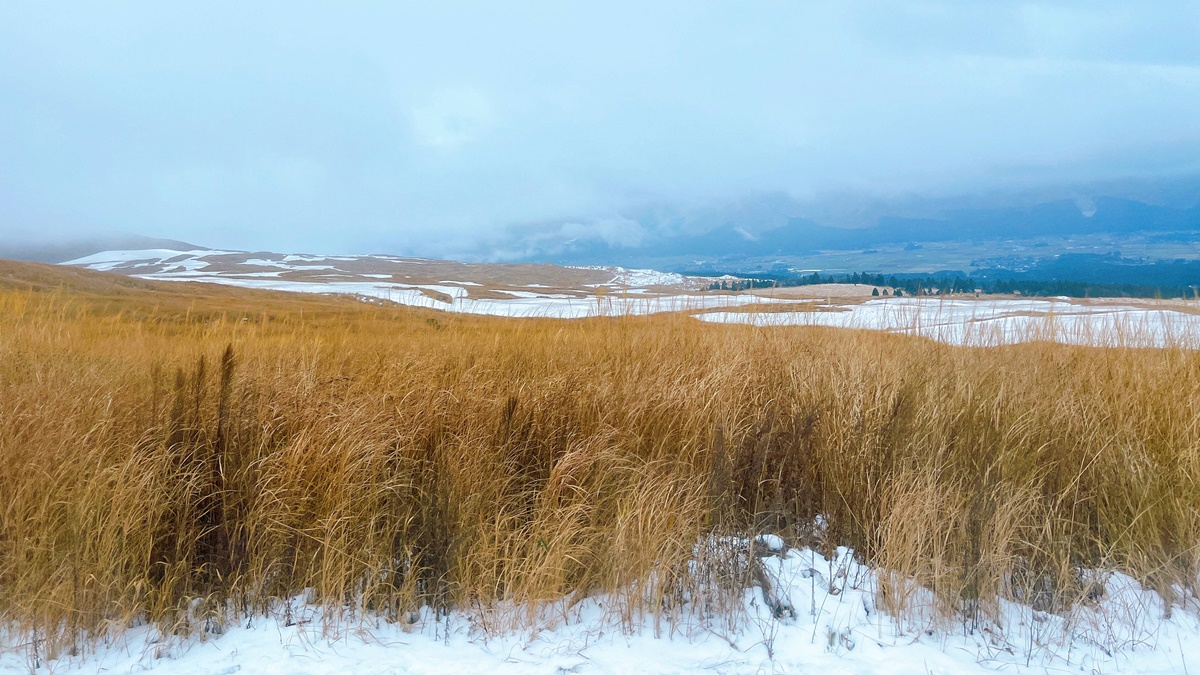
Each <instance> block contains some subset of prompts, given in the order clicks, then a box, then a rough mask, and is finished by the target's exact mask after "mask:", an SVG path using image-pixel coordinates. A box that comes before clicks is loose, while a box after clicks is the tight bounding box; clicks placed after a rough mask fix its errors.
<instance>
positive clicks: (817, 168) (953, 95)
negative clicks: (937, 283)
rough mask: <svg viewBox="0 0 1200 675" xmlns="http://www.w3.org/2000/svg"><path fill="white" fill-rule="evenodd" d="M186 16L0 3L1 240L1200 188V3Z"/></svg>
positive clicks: (593, 218) (612, 1)
mask: <svg viewBox="0 0 1200 675" xmlns="http://www.w3.org/2000/svg"><path fill="white" fill-rule="evenodd" d="M182 4H185V3H169V2H160V1H155V2H117V1H114V2H104V3H99V2H87V3H85V2H75V3H42V2H36V3H35V2H17V1H13V2H5V3H2V4H0V236H10V237H16V236H18V233H22V232H23V233H30V232H33V233H39V234H43V235H45V234H47V233H49V234H55V235H66V234H68V233H78V232H88V231H101V230H122V231H127V232H137V233H142V234H147V235H155V236H170V237H176V238H182V239H186V240H190V241H194V242H196V243H200V244H205V245H209V246H216V247H228V248H250V249H270V250H292V251H295V250H309V251H322V252H368V251H379V250H385V249H390V250H393V251H404V252H415V253H422V254H429V255H470V254H479V253H480V252H481V251H483V252H484V254H486V252H487V251H488V250H499V248H501V247H504V246H507V245H508V244H509V243H510V242H507V241H506V237H509V236H510V234H509V232H510V231H509V230H508V229H507V228H508V227H509V226H512V225H523V226H528V225H529V224H536V225H538V226H539V227H542V228H543V229H545V230H547V231H549V232H551V233H553V232H562V233H564V234H565V235H570V236H579V235H583V236H587V235H588V234H599V235H603V236H608V237H613V238H617V239H620V238H622V237H629V238H633V239H636V238H637V236H640V235H639V233H638V232H637V231H636V230H637V225H636V224H630V223H629V222H628V221H627V219H623V218H622V217H621V214H623V213H625V212H626V211H627V210H628V209H631V208H636V207H638V206H639V205H644V204H649V203H670V204H682V205H689V204H709V203H718V202H720V201H721V200H727V199H738V198H740V197H742V196H744V195H746V194H753V193H761V192H771V191H781V192H786V193H789V194H791V195H793V196H794V197H796V198H797V199H808V198H811V197H813V196H814V195H817V196H819V195H821V194H823V193H826V192H828V191H840V192H845V191H852V192H859V193H862V194H884V195H888V194H899V193H907V192H916V193H931V194H950V193H954V192H956V191H957V192H967V191H976V190H985V189H986V190H992V189H1004V188H1007V187H1011V186H1014V185H1022V184H1028V183H1030V182H1037V181H1050V182H1062V181H1076V180H1092V179H1105V178H1114V177H1118V178H1119V177H1122V176H1143V177H1144V176H1154V175H1171V174H1175V173H1180V172H1194V171H1197V170H1198V169H1200V164H1198V161H1200V2H1194V1H1193V2H1183V1H1176V0H1155V1H1146V2H1134V1H1131V0H1120V1H1107V0H1086V1H1084V0H1081V1H1078V2H1073V1H1068V0H1059V1H1046V2H1037V1H1031V2H1008V1H1005V0H993V1H988V2H983V1H980V2H975V1H970V2H968V1H963V0H930V1H926V2H916V1H896V2H883V1H879V2H842V1H838V2H830V1H828V0H823V1H821V2H800V1H797V2H728V3H716V2H700V1H695V0H693V1H688V2H666V1H659V2H653V3H650V2H644V1H637V2H625V1H624V0H606V1H605V2H595V3H590V4H587V5H585V4H584V3H567V2H531V1H528V0H523V1H522V2H513V3H487V4H484V3H458V2H448V1H444V0H439V1H438V2H419V3H418V2H413V3H391V2H387V3H378V4H375V3H353V2H346V3H303V2H291V1H289V2H277V3H269V2H254V3H245V2H238V3H219V2H205V3H186V4H187V5H189V6H188V7H186V8H183V7H181V5H182ZM502 4H503V5H505V6H503V7H502V6H501V5H502ZM335 6H338V7H341V11H335V10H334V9H332V8H333V7H335ZM614 223H616V225H614ZM6 231H7V232H8V234H7V235H5V234H4V233H5V232H6Z"/></svg>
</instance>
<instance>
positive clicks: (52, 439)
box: [0, 263, 1200, 654]
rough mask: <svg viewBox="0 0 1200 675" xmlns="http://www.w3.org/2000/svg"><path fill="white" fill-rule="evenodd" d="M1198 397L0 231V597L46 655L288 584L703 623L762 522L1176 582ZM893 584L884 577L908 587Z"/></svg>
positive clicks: (926, 347) (910, 561)
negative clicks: (442, 300) (92, 249)
mask: <svg viewBox="0 0 1200 675" xmlns="http://www.w3.org/2000/svg"><path fill="white" fill-rule="evenodd" d="M1198 401H1200V355H1198V354H1197V353H1195V352H1191V351H1185V350H1181V349H1153V350H1136V349H1099V348H1086V347H1074V346H1065V345H1058V344H1050V343H1035V344H1024V345H1016V346H1008V347H997V348H962V347H952V346H947V345H943V344H938V343H935V342H931V341H927V340H923V339H918V338H911V337H903V336H896V335H887V334H882V333H873V332H867V331H847V330H835V329H820V328H787V329H759V328H753V327H747V326H723V325H711V324H705V323H703V322H700V321H697V320H695V319H692V318H689V317H686V316H679V315H663V316H653V317H640V318H633V317H630V318H613V319H596V320H580V321H564V320H552V319H519V320H507V319H495V318H484V317H468V316H457V315H449V314H440V313H436V312H431V311H419V310H413V309H408V308H402V307H391V306H378V305H372V304H368V303H363V302H359V301H356V300H353V299H348V298H322V297H307V296H297V295H283V294H271V293H257V292H248V291H240V290H236V289H230V288H222V287H214V286H207V285H199V284H173V285H172V284H152V283H147V282H138V281H133V280H128V279H124V278H121V277H117V276H115V275H107V274H101V273H87V272H81V271H78V270H59V269H55V268H50V267H45V266H37V265H17V264H9V263H2V264H0V623H2V624H3V626H5V627H7V629H8V630H9V631H10V633H11V634H14V635H18V636H23V637H19V639H25V640H26V641H28V640H30V639H33V640H36V641H37V642H36V643H37V644H39V645H41V647H40V648H41V649H43V650H45V652H46V653H48V654H54V653H55V652H58V651H61V650H63V649H71V648H75V647H78V646H79V643H80V641H81V640H82V641H86V640H87V639H89V638H95V637H97V636H101V635H106V634H113V633H117V632H120V631H122V630H124V629H125V628H127V627H129V626H132V625H136V624H138V623H142V622H152V623H155V624H158V625H159V626H161V627H162V628H163V629H164V630H166V631H170V632H176V633H191V632H195V631H208V630H217V629H219V627H220V626H221V624H222V622H223V621H226V620H228V619H229V617H231V616H237V615H240V614H245V613H254V612H263V611H266V610H267V609H268V608H269V607H270V606H271V603H272V599H277V598H290V597H292V596H294V595H296V594H298V593H301V592H304V591H305V590H306V589H308V590H307V592H308V593H309V596H310V598H311V599H312V601H314V602H319V603H325V604H327V605H328V606H329V607H330V608H331V610H332V611H333V612H334V613H335V614H336V613H339V612H340V613H341V615H342V616H356V615H360V614H362V613H375V614H376V615H378V616H383V617H387V618H394V619H396V620H406V617H408V616H409V613H410V612H412V611H414V610H416V609H417V608H419V607H433V608H437V609H439V610H440V609H445V610H454V609H460V610H470V611H473V612H476V613H477V616H479V617H481V618H480V620H481V621H486V620H489V619H486V618H483V617H487V616H491V617H493V619H491V620H494V621H496V622H497V625H499V626H501V627H504V626H507V627H512V626H519V625H521V623H522V621H523V618H522V617H523V615H522V613H521V611H512V612H509V613H508V614H505V615H503V616H501V612H500V608H503V607H509V608H512V607H517V608H523V610H527V611H535V610H536V609H537V608H538V607H544V606H546V605H547V603H555V602H562V601H564V599H567V601H568V602H570V601H574V600H578V599H580V598H583V597H587V596H589V595H595V594H598V593H605V594H610V595H611V596H612V597H614V598H618V599H619V602H615V603H613V604H612V605H611V606H612V607H614V608H615V609H614V611H616V612H619V613H620V614H621V618H622V619H624V620H626V621H636V620H638V619H639V617H646V616H656V617H660V618H662V619H663V620H666V621H684V620H709V619H711V617H713V616H718V617H721V618H722V619H723V620H724V619H732V618H736V617H730V616H727V615H728V614H729V613H733V612H736V611H737V610H736V608H737V607H740V605H739V604H738V602H736V601H735V599H737V598H740V597H741V596H742V594H743V592H744V590H743V589H745V588H747V587H748V586H749V585H750V584H751V583H752V582H753V580H752V578H751V577H752V571H751V570H750V569H749V567H748V566H746V565H740V564H738V563H737V561H736V560H734V559H733V557H736V556H734V554H732V553H730V554H728V556H727V557H728V559H724V560H722V559H720V557H721V554H720V550H719V548H717V549H712V550H707V549H705V548H704V542H706V541H716V540H718V538H720V537H723V536H724V535H730V536H733V537H748V536H749V535H751V534H756V533H762V532H773V533H777V534H779V535H781V536H783V537H784V538H785V539H786V540H787V541H789V542H790V543H791V544H792V545H797V546H805V545H807V546H814V547H817V548H818V549H820V550H826V549H831V548H833V547H836V546H839V545H846V546H850V547H852V548H853V549H854V550H855V551H856V552H857V555H858V556H860V557H861V558H862V559H863V560H865V561H866V562H868V563H869V564H871V565H873V566H875V567H876V568H878V569H887V570H891V571H895V572H897V573H899V574H900V575H903V576H904V577H906V578H910V579H912V580H914V581H915V582H917V583H918V584H920V585H921V586H924V587H925V588H928V589H929V590H930V591H932V593H933V596H934V597H936V599H937V602H938V604H939V606H938V610H939V611H940V612H941V613H942V614H943V615H944V616H946V617H948V620H957V619H958V618H961V617H963V616H965V615H975V616H985V617H986V616H988V615H989V613H991V612H995V611H996V606H997V605H996V603H997V601H998V600H1000V599H1013V600H1016V601H1019V602H1024V603H1026V604H1033V605H1034V606H1035V607H1037V606H1040V607H1041V608H1043V609H1046V610H1049V611H1054V610H1055V609H1056V608H1062V607H1069V606H1071V605H1073V604H1075V603H1080V602H1088V601H1089V597H1091V596H1093V595H1094V594H1095V589H1094V588H1091V587H1089V585H1088V584H1087V583H1085V581H1084V579H1085V578H1086V577H1085V576H1084V575H1083V574H1082V573H1081V572H1082V571H1083V570H1087V569H1095V568H1100V569H1109V570H1120V571H1124V572H1126V573H1128V574H1130V575H1132V576H1134V577H1135V578H1137V579H1139V580H1141V581H1142V582H1143V583H1144V584H1146V585H1148V586H1149V587H1151V588H1154V589H1156V590H1158V591H1159V592H1160V593H1162V594H1163V595H1164V597H1165V598H1167V600H1168V601H1173V600H1176V599H1177V596H1179V594H1194V593H1195V592H1196V582H1197V575H1198V573H1200V548H1197V544H1200V485H1198V478H1200V416H1198V415H1197V410H1196V404H1197V402H1198ZM818 516H820V517H821V518H822V519H823V521H824V523H826V525H827V527H823V528H821V529H816V528H814V522H815V521H816V520H817V518H818ZM721 540H724V539H721ZM706 551H707V552H706ZM693 561H699V562H693ZM880 578H881V579H886V578H889V577H886V576H883V577H880ZM906 588H907V587H900V586H889V585H888V584H887V583H881V585H880V587H879V588H878V597H879V600H880V603H881V605H882V606H883V607H885V608H887V609H888V610H889V611H891V612H893V613H895V614H896V615H898V616H900V615H903V614H904V613H905V612H907V611H910V610H911V609H912V608H911V607H910V606H909V603H910V601H911V600H912V596H911V594H910V592H909V591H908V590H906ZM489 609H494V610H495V612H494V613H491V614H489V613H488V611H487V610H489ZM706 617H707V618H706Z"/></svg>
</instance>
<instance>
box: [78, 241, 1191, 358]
mask: <svg viewBox="0 0 1200 675" xmlns="http://www.w3.org/2000/svg"><path fill="white" fill-rule="evenodd" d="M65 264H68V265H76V266H80V267H87V268H89V269H95V270H103V271H116V272H121V273H123V274H129V275H132V276H136V277H139V278H143V279H153V280H159V281H203V282H208V283H218V284H226V285H231V286H240V287H244V288H258V289H264V290H276V291H293V292H305V293H343V294H352V295H357V296H360V297H366V298H378V299H381V300H387V301H390V302H395V303H399V304H403V305H410V306H414V307H426V308H430V309H440V310H444V311H450V312H462V313H467V314H483V315H489V316H506V317H548V318H563V319H576V318H584V317H591V316H620V315H629V314H653V313H659V312H695V313H697V314H696V316H697V317H698V318H700V319H702V320H704V321H711V322H720V323H748V324H753V325H757V326H796V325H803V326H834V327H843V328H865V329H873V330H884V331H890V332H899V333H908V334H913V335H922V336H925V337H930V338H933V339H936V340H942V341H945V342H949V343H953V344H966V345H978V346H984V345H995V344H1005V343H1012V342H1021V341H1027V340H1047V339H1050V340H1058V341H1062V342H1073V343H1077V344H1091V345H1101V346H1106V345H1111V346H1115V345H1129V346H1162V345H1166V344H1176V345H1182V346H1185V347H1189V348H1200V314H1197V313H1188V312H1185V311H1180V310H1179V308H1177V307H1174V306H1170V307H1169V306H1158V305H1154V304H1153V303H1152V302H1145V303H1141V304H1138V305H1115V304H1103V303H1094V302H1073V301H1069V300H1067V299H1065V298H1064V299H1059V300H1024V299H1015V300H1014V299H941V298H879V299H872V300H868V301H866V302H855V301H853V300H849V299H846V298H837V297H830V298H827V299H825V300H824V301H816V302H814V301H813V300H811V299H810V300H809V301H808V302H807V303H797V302H796V299H795V298H786V297H764V295H762V294H759V295H754V294H749V293H732V292H721V291H709V292H698V290H697V289H701V288H704V287H706V286H707V285H708V284H709V283H711V282H712V281H713V280H711V279H702V278H698V277H686V276H682V275H679V274H673V273H665V272H657V271H654V270H630V269H625V268H622V267H575V268H562V267H555V266H552V265H540V266H535V265H516V266H512V265H509V266H505V265H471V264H464V263H453V262H447V261H436V260H423V259H416V258H398V257H392V256H315V255H281V254H261V253H254V254H249V253H244V252H230V251H170V250H148V251H107V252H104V253H98V254H96V255H92V256H88V257H86V258H80V259H78V260H73V261H70V262H69V263H65ZM449 272H454V273H457V274H458V275H460V276H459V277H457V278H455V277H452V276H448V275H447V273H449ZM524 275H539V276H538V277H537V279H533V278H526V276H524ZM539 280H540V281H539ZM542 281H545V282H551V283H542ZM481 291H482V292H481ZM750 306H762V307H764V308H765V309H769V310H771V311H746V310H747V309H748V308H750ZM1192 310H1193V311H1195V310H1200V306H1198V307H1193V308H1192Z"/></svg>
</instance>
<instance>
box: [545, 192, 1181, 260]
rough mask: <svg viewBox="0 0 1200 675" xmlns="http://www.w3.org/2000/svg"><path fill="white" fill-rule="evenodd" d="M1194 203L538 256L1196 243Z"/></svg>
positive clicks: (765, 233)
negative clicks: (1151, 236)
mask: <svg viewBox="0 0 1200 675" xmlns="http://www.w3.org/2000/svg"><path fill="white" fill-rule="evenodd" d="M1197 231H1200V205H1191V206H1187V207H1180V206H1175V205H1153V204H1147V203H1144V202H1139V201H1136V200H1131V199H1122V198H1117V197H1100V198H1095V199H1092V200H1089V201H1088V203H1087V208H1086V210H1085V209H1082V208H1081V207H1080V204H1079V203H1078V202H1077V201H1075V200H1066V199H1064V200H1056V201H1051V202H1045V203H1041V204H1036V205H1033V206H1014V207H996V208H970V209H954V210H949V211H946V212H945V213H944V214H941V215H940V216H938V217H926V218H913V217H904V216H890V215H885V216H882V217H880V218H878V220H877V221H876V223H875V225H874V226H871V227H833V226H829V225H825V224H822V223H819V222H816V221H814V220H813V219H810V218H806V217H787V218H786V219H783V222H782V223H781V224H772V226H770V227H769V228H767V229H762V222H761V221H759V222H747V221H745V220H740V221H739V220H737V219H729V220H727V221H726V222H724V223H722V224H720V225H717V226H716V227H713V228H712V229H710V230H708V231H705V232H702V233H699V234H674V235H666V236H659V237H656V238H653V239H652V240H651V241H648V242H646V243H644V244H642V245H639V246H622V245H619V244H616V245H614V244H611V243H607V242H600V241H583V242H576V243H574V244H572V245H569V246H567V247H566V248H565V250H563V251H561V252H555V253H554V254H552V255H547V256H534V257H535V258H539V257H544V258H545V259H546V261H547V262H569V263H595V262H598V261H605V262H610V263H616V264H645V263H648V262H653V261H654V260H664V259H672V258H679V257H690V258H706V259H714V260H737V259H744V258H753V257H768V256H789V255H809V254H814V253H819V252H822V251H830V250H855V249H867V248H872V247H876V246H885V245H905V244H913V245H916V244H923V243H929V242H947V241H989V240H998V241H1003V240H1022V239H1030V238H1035V237H1054V236H1066V235H1087V234H1117V235H1125V234H1133V233H1142V232H1157V233H1176V234H1175V235H1174V236H1175V237H1176V238H1177V239H1178V240H1179V241H1181V242H1187V241H1192V242H1195V241H1198V240H1200V234H1195V235H1193V234H1190V233H1193V232H1197Z"/></svg>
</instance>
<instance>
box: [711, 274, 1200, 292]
mask: <svg viewBox="0 0 1200 675" xmlns="http://www.w3.org/2000/svg"><path fill="white" fill-rule="evenodd" d="M816 284H864V285H867V286H873V287H875V288H874V289H873V290H872V293H871V295H872V296H875V295H880V294H883V295H888V294H889V291H890V294H893V295H899V296H906V295H910V296H936V295H948V294H963V293H968V294H988V295H992V294H1019V295H1029V296H1034V297H1050V296H1067V297H1071V298H1087V297H1128V298H1190V297H1195V296H1196V293H1197V291H1196V287H1194V286H1184V287H1162V286H1151V285H1144V284H1123V283H1109V284H1106V283H1088V282H1081V281H1063V280H1054V281H1034V280H1027V279H973V278H971V277H965V276H962V275H952V276H951V275H939V276H920V275H894V274H893V275H883V274H870V273H861V272H855V273H854V274H826V275H821V274H820V273H817V272H813V273H812V274H804V275H787V274H765V275H759V276H756V277H754V278H743V279H739V280H737V281H730V280H723V281H721V282H717V283H713V284H712V285H711V286H710V287H709V288H710V290H718V289H727V290H747V289H753V288H773V287H778V286H812V285H816Z"/></svg>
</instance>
